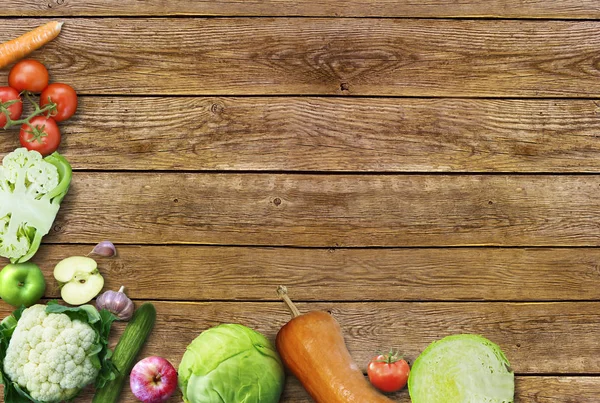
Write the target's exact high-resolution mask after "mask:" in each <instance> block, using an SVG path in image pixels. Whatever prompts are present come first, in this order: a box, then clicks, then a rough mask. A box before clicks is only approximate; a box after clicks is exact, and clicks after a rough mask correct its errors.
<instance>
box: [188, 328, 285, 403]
mask: <svg viewBox="0 0 600 403" xmlns="http://www.w3.org/2000/svg"><path fill="white" fill-rule="evenodd" d="M178 371H179V387H180V389H181V391H182V392H183V400H184V401H185V402H187V403H214V402H222V403H277V402H278V401H279V397H280V396H281V392H282V391H283V386H284V381H285V373H284V369H283V364H282V363H281V359H280V357H279V354H278V353H277V350H276V349H275V348H274V347H273V345H272V344H271V342H270V341H269V340H268V339H267V338H266V337H265V336H263V335H262V334H260V333H258V332H256V331H254V330H252V329H250V328H247V327H245V326H242V325H237V324H224V325H219V326H215V327H213V328H210V329H208V330H206V331H204V332H202V333H201V334H200V335H199V336H198V337H196V339H195V340H194V341H193V342H192V343H191V344H190V345H189V346H188V347H187V350H186V352H185V354H184V355H183V358H182V360H181V364H180V365H179V370H178Z"/></svg>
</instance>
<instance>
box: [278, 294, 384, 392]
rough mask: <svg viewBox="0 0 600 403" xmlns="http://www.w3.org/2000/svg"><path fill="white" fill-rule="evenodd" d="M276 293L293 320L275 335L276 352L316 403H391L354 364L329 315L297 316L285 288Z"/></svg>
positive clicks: (340, 331)
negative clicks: (285, 305)
mask: <svg viewBox="0 0 600 403" xmlns="http://www.w3.org/2000/svg"><path fill="white" fill-rule="evenodd" d="M277 293H278V294H279V296H280V297H281V298H282V299H283V300H284V301H285V303H286V304H287V306H288V308H289V309H290V311H291V313H292V317H293V318H292V320H290V321H289V322H288V323H287V324H286V325H284V326H283V327H282V328H281V329H280V330H279V332H278V333H277V338H276V346H277V350H278V351H279V355H280V356H281V359H282V361H283V363H284V365H285V366H286V367H287V368H288V369H289V370H290V371H291V372H292V373H293V374H294V376H296V378H298V380H299V381H300V383H302V386H304V388H305V389H306V390H307V392H308V393H309V394H310V395H311V396H312V398H313V399H314V400H315V402H316V403H393V400H390V399H388V398H387V397H385V396H384V395H382V394H381V393H379V392H378V391H377V390H375V388H374V387H373V386H371V384H370V383H369V381H367V380H366V378H365V376H364V375H363V373H362V371H361V370H360V368H359V367H358V366H357V365H356V363H354V361H353V360H352V357H351V356H350V353H349V352H348V349H347V348H346V344H345V342H344V336H343V335H342V330H341V328H340V325H339V324H338V322H337V321H336V320H335V318H334V317H333V316H331V315H330V314H328V313H327V312H323V311H311V312H308V313H305V314H300V312H299V311H298V309H297V308H296V306H295V305H294V304H293V303H292V301H291V300H290V298H289V297H288V295H287V290H286V288H285V287H283V286H280V287H279V288H278V289H277Z"/></svg>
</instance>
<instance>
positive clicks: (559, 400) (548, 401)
mask: <svg viewBox="0 0 600 403" xmlns="http://www.w3.org/2000/svg"><path fill="white" fill-rule="evenodd" d="M515 388H516V390H515V401H517V402H519V403H572V402H575V401H576V402H577V403H597V399H598V395H599V394H600V379H598V378H597V377H572V376H517V377H516V379H515ZM389 396H390V397H391V398H392V399H394V401H396V402H399V403H410V397H409V396H408V391H407V389H403V390H402V391H400V392H398V393H394V394H390V395H389ZM90 399H91V391H88V392H87V393H85V394H83V395H82V396H81V397H80V398H79V399H77V400H76V401H75V403H80V402H81V403H82V402H88V401H90ZM574 399H576V400H574ZM0 401H1V397H0ZM121 402H122V403H136V402H137V400H136V399H135V398H134V397H133V394H132V393H131V391H130V389H129V387H128V386H126V387H125V389H124V391H123V395H122V399H121ZM168 402H169V403H176V402H177V403H179V402H181V392H180V391H179V390H178V391H177V392H176V393H175V394H174V395H173V396H172V398H171V399H170V400H169V401H168ZM280 402H281V403H313V402H314V401H313V400H312V399H311V398H310V396H308V393H306V391H305V390H304V388H303V387H302V385H301V384H300V382H298V380H297V379H296V378H294V377H293V376H289V377H288V378H287V379H286V386H285V389H284V391H283V396H282V397H281V400H280Z"/></svg>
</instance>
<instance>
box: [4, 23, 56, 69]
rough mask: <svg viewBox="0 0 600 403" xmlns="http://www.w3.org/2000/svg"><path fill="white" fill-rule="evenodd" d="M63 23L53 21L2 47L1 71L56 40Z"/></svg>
mask: <svg viewBox="0 0 600 403" xmlns="http://www.w3.org/2000/svg"><path fill="white" fill-rule="evenodd" d="M62 25H63V23H62V22H56V21H52V22H49V23H47V24H44V25H42V26H41V27H37V28H36V29H34V30H32V31H29V32H27V33H26V34H24V35H21V36H19V37H18V38H15V39H13V40H10V41H8V42H5V43H3V44H1V45H0V69H1V68H3V67H6V66H8V65H9V64H11V63H13V62H16V61H17V60H19V59H21V58H23V57H25V56H26V55H28V54H29V53H31V52H33V51H34V50H36V49H39V48H41V47H42V46H44V45H45V44H47V43H48V42H50V41H51V40H52V39H54V38H56V37H57V36H58V34H59V33H60V29H61V28H62Z"/></svg>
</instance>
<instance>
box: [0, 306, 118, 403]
mask: <svg viewBox="0 0 600 403" xmlns="http://www.w3.org/2000/svg"><path fill="white" fill-rule="evenodd" d="M114 319H115V318H114V316H113V315H112V314H110V313H109V312H108V311H105V310H103V311H101V312H98V311H97V310H96V308H94V307H93V306H92V305H84V306H81V307H73V308H69V307H64V306H62V305H58V304H56V303H54V302H51V303H49V304H48V305H40V304H38V305H34V306H32V307H30V308H27V309H25V308H24V307H22V308H20V309H19V310H17V311H15V312H14V313H13V315H11V316H9V317H7V318H5V319H4V320H3V321H2V323H1V324H0V362H1V364H2V365H1V372H0V373H1V374H2V383H3V384H4V401H6V402H27V401H31V402H40V403H55V402H62V401H65V400H70V399H72V398H73V397H75V396H76V395H77V394H78V393H79V391H80V390H81V389H83V388H84V387H85V386H87V385H89V384H92V383H94V384H95V385H96V386H99V385H103V384H104V383H105V382H106V381H107V380H110V379H113V378H114V373H115V368H114V365H113V364H112V363H111V362H110V356H111V354H112V353H111V352H110V350H109V349H108V347H107V346H108V334H109V332H110V325H111V323H112V321H113V320H114Z"/></svg>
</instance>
